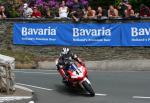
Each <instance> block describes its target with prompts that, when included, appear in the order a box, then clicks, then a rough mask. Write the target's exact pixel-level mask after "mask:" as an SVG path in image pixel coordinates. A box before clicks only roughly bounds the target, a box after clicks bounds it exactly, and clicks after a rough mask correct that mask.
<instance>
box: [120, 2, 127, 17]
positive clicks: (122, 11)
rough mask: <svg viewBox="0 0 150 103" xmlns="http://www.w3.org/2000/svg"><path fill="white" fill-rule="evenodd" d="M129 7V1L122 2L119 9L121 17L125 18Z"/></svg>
mask: <svg viewBox="0 0 150 103" xmlns="http://www.w3.org/2000/svg"><path fill="white" fill-rule="evenodd" d="M127 6H128V1H127V0H122V2H121V3H120V4H119V6H118V9H119V15H120V16H121V17H125V13H124V11H125V10H126V9H127Z"/></svg>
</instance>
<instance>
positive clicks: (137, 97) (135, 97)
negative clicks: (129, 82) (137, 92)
mask: <svg viewBox="0 0 150 103" xmlns="http://www.w3.org/2000/svg"><path fill="white" fill-rule="evenodd" d="M133 98H134V99H150V97H144V96H133Z"/></svg>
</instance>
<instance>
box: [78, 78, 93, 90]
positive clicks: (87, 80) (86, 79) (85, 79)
mask: <svg viewBox="0 0 150 103" xmlns="http://www.w3.org/2000/svg"><path fill="white" fill-rule="evenodd" d="M84 81H86V82H87V83H88V84H90V85H91V82H90V81H89V79H88V78H87V77H85V78H84V79H83V80H82V81H80V82H79V85H80V86H81V87H82V88H84V87H83V85H82V83H83V82H84Z"/></svg>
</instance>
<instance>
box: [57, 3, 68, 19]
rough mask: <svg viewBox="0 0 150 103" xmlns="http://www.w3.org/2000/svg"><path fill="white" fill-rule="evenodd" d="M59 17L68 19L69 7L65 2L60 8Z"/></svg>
mask: <svg viewBox="0 0 150 103" xmlns="http://www.w3.org/2000/svg"><path fill="white" fill-rule="evenodd" d="M59 17H60V18H67V17H68V7H67V6H65V1H62V4H61V5H60V7H59Z"/></svg>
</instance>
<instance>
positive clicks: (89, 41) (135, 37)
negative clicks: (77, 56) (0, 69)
mask: <svg viewBox="0 0 150 103" xmlns="http://www.w3.org/2000/svg"><path fill="white" fill-rule="evenodd" d="M149 35H150V23H132V24H90V23H85V24H73V23H71V24H68V23H43V24H42V23H15V24H14V36H13V42H14V44H24V45H58V46H150V42H149V40H150V39H149ZM143 39H144V40H143Z"/></svg>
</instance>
